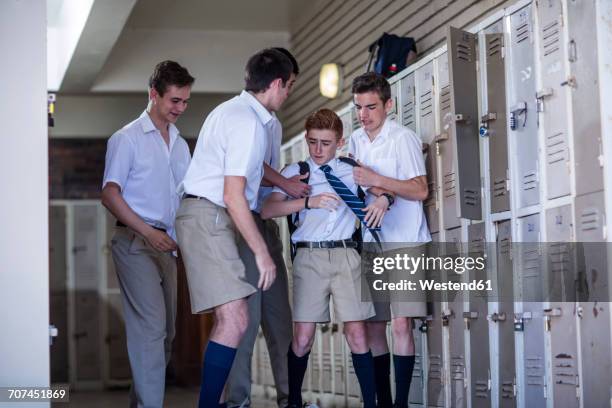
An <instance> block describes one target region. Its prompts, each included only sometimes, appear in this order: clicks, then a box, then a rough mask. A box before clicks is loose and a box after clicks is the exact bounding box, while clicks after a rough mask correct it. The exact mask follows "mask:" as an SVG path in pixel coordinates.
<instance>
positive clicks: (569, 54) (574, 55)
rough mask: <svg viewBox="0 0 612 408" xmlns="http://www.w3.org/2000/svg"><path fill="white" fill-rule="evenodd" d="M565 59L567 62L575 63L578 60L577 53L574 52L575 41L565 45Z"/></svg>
mask: <svg viewBox="0 0 612 408" xmlns="http://www.w3.org/2000/svg"><path fill="white" fill-rule="evenodd" d="M567 51H568V52H567V59H568V60H569V62H576V61H577V60H578V51H577V50H576V41H574V40H570V41H569V44H568V45H567Z"/></svg>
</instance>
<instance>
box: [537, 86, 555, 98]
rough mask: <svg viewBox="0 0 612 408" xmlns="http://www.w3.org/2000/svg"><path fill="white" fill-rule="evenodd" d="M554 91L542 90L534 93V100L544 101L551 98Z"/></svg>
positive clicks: (550, 89)
mask: <svg viewBox="0 0 612 408" xmlns="http://www.w3.org/2000/svg"><path fill="white" fill-rule="evenodd" d="M553 94H554V91H553V89H552V88H544V89H542V90H540V91H538V92H536V99H544V98H546V97H549V96H553Z"/></svg>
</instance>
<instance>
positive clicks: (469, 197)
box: [463, 188, 478, 206]
mask: <svg viewBox="0 0 612 408" xmlns="http://www.w3.org/2000/svg"><path fill="white" fill-rule="evenodd" d="M463 202H464V203H465V204H466V205H472V206H475V205H476V204H478V192H477V191H474V190H469V189H467V188H466V189H464V190H463Z"/></svg>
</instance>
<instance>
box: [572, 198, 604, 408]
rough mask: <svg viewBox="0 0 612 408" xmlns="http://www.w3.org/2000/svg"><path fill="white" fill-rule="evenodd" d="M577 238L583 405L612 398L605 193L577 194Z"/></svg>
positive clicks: (599, 403)
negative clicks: (611, 391)
mask: <svg viewBox="0 0 612 408" xmlns="http://www.w3.org/2000/svg"><path fill="white" fill-rule="evenodd" d="M575 209H576V241H577V251H576V255H577V277H578V300H579V303H578V310H577V314H578V317H579V318H580V319H579V324H580V351H581V353H580V358H581V366H582V385H583V391H582V395H583V404H584V406H585V407H595V406H600V405H602V404H603V402H604V401H607V402H609V401H610V397H611V395H610V385H611V384H612V379H611V378H610V373H611V369H612V362H611V359H612V357H611V356H610V303H609V302H610V291H609V289H610V288H609V277H608V276H609V273H608V262H607V261H608V260H607V249H608V244H607V243H606V242H605V239H606V237H605V236H604V229H605V228H606V217H605V207H604V194H603V192H597V193H592V194H588V195H584V196H579V197H576V202H575Z"/></svg>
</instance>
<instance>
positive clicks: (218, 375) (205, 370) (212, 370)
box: [198, 341, 236, 408]
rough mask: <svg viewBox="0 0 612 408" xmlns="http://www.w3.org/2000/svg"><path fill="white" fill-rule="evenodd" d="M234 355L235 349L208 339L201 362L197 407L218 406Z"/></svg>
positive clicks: (214, 407)
mask: <svg viewBox="0 0 612 408" xmlns="http://www.w3.org/2000/svg"><path fill="white" fill-rule="evenodd" d="M235 356H236V349H235V348H232V347H228V346H224V345H223V344H219V343H215V342H214V341H209V342H208V346H207V347H206V353H204V363H203V364H202V384H201V386H200V402H199V404H198V407H199V408H217V407H219V398H221V393H222V392H223V387H224V386H225V382H226V381H227V376H228V375H229V372H230V369H231V368H232V364H233V362H234V357H235Z"/></svg>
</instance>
